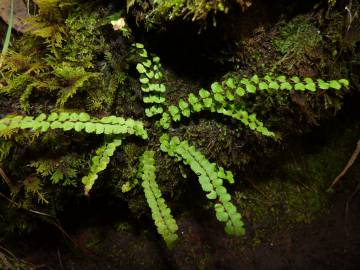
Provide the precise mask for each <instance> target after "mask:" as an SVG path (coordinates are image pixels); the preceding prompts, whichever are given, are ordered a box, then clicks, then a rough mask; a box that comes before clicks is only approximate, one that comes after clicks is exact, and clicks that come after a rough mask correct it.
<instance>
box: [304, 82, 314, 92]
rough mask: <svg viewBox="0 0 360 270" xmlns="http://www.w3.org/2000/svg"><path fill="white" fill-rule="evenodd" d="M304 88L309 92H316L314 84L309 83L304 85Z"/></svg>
mask: <svg viewBox="0 0 360 270" xmlns="http://www.w3.org/2000/svg"><path fill="white" fill-rule="evenodd" d="M305 88H306V89H307V90H309V91H311V92H315V91H316V85H315V83H313V82H311V83H307V84H306V85H305Z"/></svg>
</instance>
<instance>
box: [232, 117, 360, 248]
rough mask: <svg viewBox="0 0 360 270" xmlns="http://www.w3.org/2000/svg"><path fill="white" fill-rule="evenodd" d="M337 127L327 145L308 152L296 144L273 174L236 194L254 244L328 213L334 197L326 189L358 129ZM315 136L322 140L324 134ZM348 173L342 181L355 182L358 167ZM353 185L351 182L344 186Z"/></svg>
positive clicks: (339, 167)
mask: <svg viewBox="0 0 360 270" xmlns="http://www.w3.org/2000/svg"><path fill="white" fill-rule="evenodd" d="M340 121H341V120H340ZM339 126H341V127H342V128H343V129H340V130H339V131H337V132H333V134H332V135H331V136H330V138H329V137H328V138H327V142H326V144H324V145H322V146H317V147H316V148H311V149H306V148H304V147H305V146H304V144H303V143H302V144H300V145H298V146H297V147H295V149H294V150H293V153H294V154H288V157H287V158H286V160H288V161H287V162H285V163H283V165H282V166H280V167H279V168H278V169H276V170H275V171H274V173H273V174H272V175H269V176H263V179H262V180H261V181H254V182H253V181H250V182H249V183H251V186H252V188H251V189H245V190H243V191H242V192H237V193H236V199H237V202H238V206H239V207H240V208H241V211H242V212H243V213H244V216H245V217H246V218H247V219H248V221H249V226H250V227H251V230H250V231H252V233H253V237H254V238H253V239H254V243H258V242H259V241H263V240H265V239H266V238H267V237H268V235H269V232H272V231H281V230H287V229H288V228H289V227H292V226H295V225H296V224H299V223H310V222H312V221H313V220H314V219H315V218H317V217H319V216H321V215H324V214H326V213H327V212H328V210H329V206H330V205H331V202H332V198H333V196H332V195H333V194H332V193H331V192H328V191H327V189H328V187H329V185H330V183H331V181H332V180H333V179H334V178H335V177H336V176H337V174H338V173H339V172H340V171H341V170H342V169H343V167H344V165H345V164H346V162H347V160H348V158H349V153H351V149H352V147H353V146H354V145H355V143H354V142H356V140H357V138H356V132H358V131H359V128H360V126H359V125H352V126H349V123H347V124H345V125H343V124H339ZM327 129H329V128H327ZM327 129H325V130H324V132H325V134H326V133H327ZM328 134H330V132H329V133H328ZM317 136H321V137H322V138H324V137H325V136H324V135H323V134H318V135H317ZM295 153H296V155H295ZM349 173H350V175H349V177H346V178H345V179H344V181H347V180H348V181H349V179H356V175H360V167H359V166H355V167H354V168H353V169H352V171H351V172H349ZM354 176H355V177H354ZM257 177H259V176H257ZM260 177H261V176H260ZM353 185H354V183H352V182H351V181H350V182H347V183H346V182H345V184H344V185H343V187H346V186H348V187H353Z"/></svg>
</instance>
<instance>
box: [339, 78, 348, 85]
mask: <svg viewBox="0 0 360 270" xmlns="http://www.w3.org/2000/svg"><path fill="white" fill-rule="evenodd" d="M339 83H341V84H342V85H343V86H345V87H348V86H349V81H348V80H346V79H341V80H339Z"/></svg>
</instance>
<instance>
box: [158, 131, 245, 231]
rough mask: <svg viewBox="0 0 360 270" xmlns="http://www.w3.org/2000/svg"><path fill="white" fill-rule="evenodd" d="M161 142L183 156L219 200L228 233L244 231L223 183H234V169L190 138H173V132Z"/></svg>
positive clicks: (170, 151) (220, 217)
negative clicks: (191, 142) (215, 160)
mask: <svg viewBox="0 0 360 270" xmlns="http://www.w3.org/2000/svg"><path fill="white" fill-rule="evenodd" d="M160 143H161V145H160V149H161V150H162V151H163V152H166V153H168V154H169V155H170V156H172V157H175V158H177V159H179V160H182V161H183V162H184V164H186V165H189V166H190V168H191V169H192V170H193V171H194V172H195V173H196V174H197V175H198V177H199V178H198V179H199V183H200V185H201V188H202V189H203V191H204V192H206V193H207V194H206V197H207V198H208V199H210V200H217V201H218V202H217V203H216V204H215V212H216V218H217V219H218V220H219V221H221V222H225V223H226V225H225V231H226V233H228V234H230V235H237V236H241V235H244V234H245V230H244V227H243V225H244V223H243V222H242V220H241V215H240V213H238V212H237V210H236V207H235V206H234V205H233V204H232V203H231V202H230V200H231V196H230V194H229V193H228V192H227V190H226V188H225V187H224V186H223V182H224V180H225V181H228V182H229V183H234V178H233V175H232V173H231V172H230V171H225V170H224V169H223V168H222V167H218V166H217V165H216V164H215V163H210V162H209V161H208V160H207V159H206V158H205V156H204V155H203V154H201V153H200V152H199V151H197V150H196V149H195V147H194V146H189V143H188V142H187V141H180V140H179V138H178V137H173V138H171V139H170V137H169V135H167V134H164V135H163V136H161V138H160Z"/></svg>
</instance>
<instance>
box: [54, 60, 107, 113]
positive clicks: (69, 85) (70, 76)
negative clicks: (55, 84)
mask: <svg viewBox="0 0 360 270" xmlns="http://www.w3.org/2000/svg"><path fill="white" fill-rule="evenodd" d="M53 73H54V74H55V75H56V76H58V77H59V78H60V79H62V80H64V81H65V86H66V87H63V88H62V89H61V90H60V92H59V98H58V100H57V101H56V105H57V106H58V107H60V108H62V107H64V105H65V103H66V102H67V101H68V100H69V98H71V97H73V96H74V95H75V94H76V92H77V90H78V89H80V88H81V87H83V86H84V84H85V82H87V81H88V80H89V79H91V78H96V77H99V76H100V75H101V73H94V72H87V71H85V69H84V68H83V67H72V66H71V65H69V64H68V63H65V62H64V63H63V64H62V66H59V67H57V68H56V69H55V70H54V72H53Z"/></svg>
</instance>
